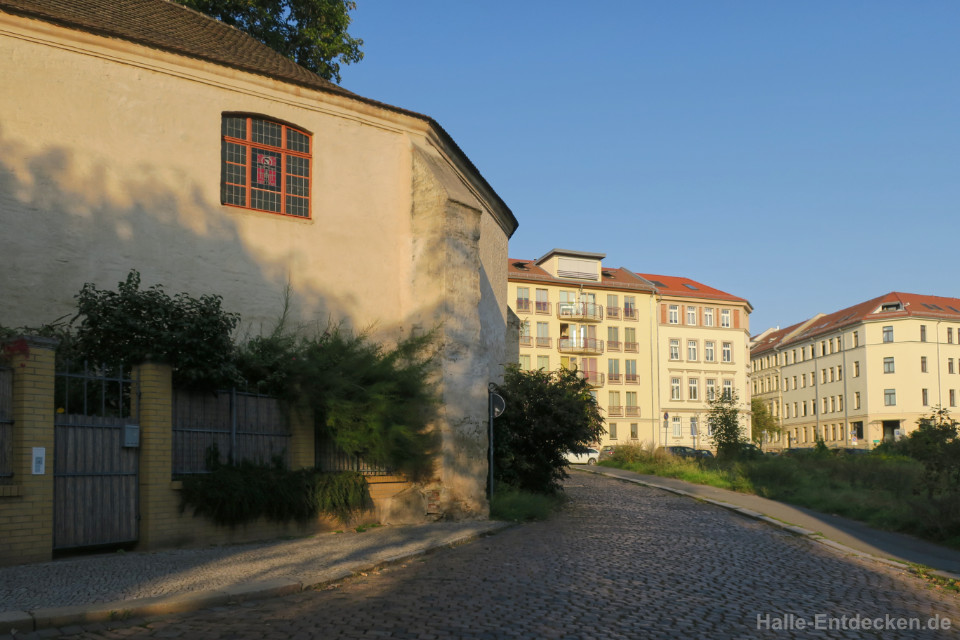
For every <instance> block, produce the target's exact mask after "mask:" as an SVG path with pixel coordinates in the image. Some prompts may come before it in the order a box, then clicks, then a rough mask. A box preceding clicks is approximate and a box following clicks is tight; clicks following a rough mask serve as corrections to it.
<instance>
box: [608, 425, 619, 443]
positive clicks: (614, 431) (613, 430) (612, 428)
mask: <svg viewBox="0 0 960 640" xmlns="http://www.w3.org/2000/svg"><path fill="white" fill-rule="evenodd" d="M608 426H609V427H610V439H611V440H616V439H617V423H616V422H610V423H608Z"/></svg>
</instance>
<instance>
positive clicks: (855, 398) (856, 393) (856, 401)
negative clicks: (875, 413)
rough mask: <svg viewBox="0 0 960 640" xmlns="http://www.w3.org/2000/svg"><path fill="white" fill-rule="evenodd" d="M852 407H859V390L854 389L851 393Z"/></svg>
mask: <svg viewBox="0 0 960 640" xmlns="http://www.w3.org/2000/svg"><path fill="white" fill-rule="evenodd" d="M853 408H854V409H859V408H860V392H859V391H854V393H853Z"/></svg>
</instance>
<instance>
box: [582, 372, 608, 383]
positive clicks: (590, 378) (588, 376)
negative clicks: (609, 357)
mask: <svg viewBox="0 0 960 640" xmlns="http://www.w3.org/2000/svg"><path fill="white" fill-rule="evenodd" d="M580 375H581V376H583V379H584V380H586V381H587V384H588V385H590V386H591V387H602V386H603V381H604V375H603V374H602V373H600V372H599V371H582V370H581V371H580Z"/></svg>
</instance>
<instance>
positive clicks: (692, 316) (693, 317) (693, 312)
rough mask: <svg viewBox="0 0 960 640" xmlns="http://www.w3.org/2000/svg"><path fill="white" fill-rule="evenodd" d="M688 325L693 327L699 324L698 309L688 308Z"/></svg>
mask: <svg viewBox="0 0 960 640" xmlns="http://www.w3.org/2000/svg"><path fill="white" fill-rule="evenodd" d="M687 324H688V325H690V326H691V327H692V326H694V325H696V324H697V308H696V307H687Z"/></svg>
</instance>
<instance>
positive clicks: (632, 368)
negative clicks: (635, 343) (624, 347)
mask: <svg viewBox="0 0 960 640" xmlns="http://www.w3.org/2000/svg"><path fill="white" fill-rule="evenodd" d="M623 374H624V376H625V378H626V382H628V383H630V382H632V383H634V384H636V383H637V382H639V380H638V378H637V361H636V360H624V361H623Z"/></svg>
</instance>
